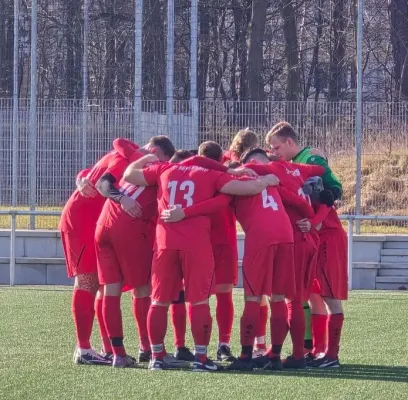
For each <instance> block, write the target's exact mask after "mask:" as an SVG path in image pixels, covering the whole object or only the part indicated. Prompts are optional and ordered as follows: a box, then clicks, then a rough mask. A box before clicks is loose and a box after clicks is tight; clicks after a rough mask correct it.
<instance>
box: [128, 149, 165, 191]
mask: <svg viewBox="0 0 408 400" xmlns="http://www.w3.org/2000/svg"><path fill="white" fill-rule="evenodd" d="M158 161H159V160H158V158H157V157H156V156H155V155H154V154H148V155H146V156H144V157H142V158H140V159H139V160H137V161H135V162H133V163H131V164H130V165H129V166H128V167H127V168H126V170H125V173H124V174H123V179H124V180H125V181H126V182H128V183H131V184H132V185H138V186H151V185H155V184H156V183H157V173H158V166H159V165H161V164H159V163H158ZM151 163H157V164H154V165H153V166H151V167H147V168H145V167H146V166H148V164H151Z"/></svg>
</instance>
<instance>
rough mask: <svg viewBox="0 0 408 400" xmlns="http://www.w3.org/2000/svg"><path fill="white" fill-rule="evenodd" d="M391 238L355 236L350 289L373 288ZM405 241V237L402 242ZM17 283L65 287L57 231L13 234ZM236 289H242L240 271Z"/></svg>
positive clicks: (4, 260) (5, 275)
mask: <svg viewBox="0 0 408 400" xmlns="http://www.w3.org/2000/svg"><path fill="white" fill-rule="evenodd" d="M392 238H393V236H384V235H355V236H354V248H353V288H354V289H375V287H376V277H377V275H378V269H379V268H380V259H381V250H382V249H383V248H384V247H385V246H384V243H385V242H390V241H392V240H393V239H392ZM399 238H400V240H402V239H401V236H399ZM404 240H407V241H408V236H407V237H406V238H405V239H404ZM243 252H244V235H243V234H239V235H238V253H239V259H240V260H242V258H243ZM9 255H10V232H9V231H7V230H0V284H9V282H10V276H9V262H10V260H9ZM16 257H17V259H16V284H30V285H67V284H72V280H70V279H68V278H67V277H66V268H65V262H64V259H63V251H62V246H61V239H60V234H59V232H56V231H42V230H36V231H25V230H23V231H17V232H16ZM238 286H239V287H242V276H241V271H240V274H239V285H238Z"/></svg>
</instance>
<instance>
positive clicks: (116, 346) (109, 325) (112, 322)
mask: <svg viewBox="0 0 408 400" xmlns="http://www.w3.org/2000/svg"><path fill="white" fill-rule="evenodd" d="M102 310H103V319H104V320H105V326H106V330H107V331H108V335H109V339H110V342H111V345H112V352H113V354H114V355H115V356H121V357H125V356H126V350H125V347H124V346H123V327H122V312H121V310H120V296H103V307H102Z"/></svg>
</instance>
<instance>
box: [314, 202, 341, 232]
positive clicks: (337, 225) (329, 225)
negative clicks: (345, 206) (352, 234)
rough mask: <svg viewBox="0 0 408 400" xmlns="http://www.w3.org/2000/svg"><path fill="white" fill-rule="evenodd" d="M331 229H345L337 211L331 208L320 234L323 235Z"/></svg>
mask: <svg viewBox="0 0 408 400" xmlns="http://www.w3.org/2000/svg"><path fill="white" fill-rule="evenodd" d="M331 229H343V226H342V225H341V221H340V218H339V215H338V214H337V211H336V209H335V208H334V207H330V210H329V213H328V214H327V217H326V218H325V219H324V220H323V223H322V228H321V229H320V231H319V233H320V234H323V233H325V232H327V231H329V230H331Z"/></svg>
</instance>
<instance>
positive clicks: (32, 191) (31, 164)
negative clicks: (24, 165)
mask: <svg viewBox="0 0 408 400" xmlns="http://www.w3.org/2000/svg"><path fill="white" fill-rule="evenodd" d="M30 75H31V76H30V79H31V82H30V123H29V126H30V128H29V135H30V137H29V141H28V146H29V147H28V185H29V205H30V211H35V203H36V191H37V190H36V189H37V174H36V164H37V162H36V148H37V0H32V1H31V67H30ZM30 229H35V215H34V214H33V215H30Z"/></svg>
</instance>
